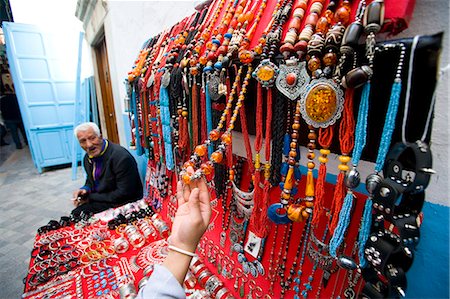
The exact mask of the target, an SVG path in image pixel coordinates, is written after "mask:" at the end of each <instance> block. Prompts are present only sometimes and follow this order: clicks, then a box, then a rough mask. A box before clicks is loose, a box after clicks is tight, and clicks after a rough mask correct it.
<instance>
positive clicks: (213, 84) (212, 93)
mask: <svg viewBox="0 0 450 299" xmlns="http://www.w3.org/2000/svg"><path fill="white" fill-rule="evenodd" d="M219 85H220V77H219V76H218V75H217V74H216V73H213V74H211V75H209V78H208V92H209V97H210V98H211V100H212V101H217V100H218V99H219V98H220V96H221V94H220V93H219Z"/></svg>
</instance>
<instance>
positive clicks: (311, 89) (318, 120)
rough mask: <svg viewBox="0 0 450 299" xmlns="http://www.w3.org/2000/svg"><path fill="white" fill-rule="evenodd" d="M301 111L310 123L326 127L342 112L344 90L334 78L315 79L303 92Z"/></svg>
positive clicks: (314, 125) (316, 126)
mask: <svg viewBox="0 0 450 299" xmlns="http://www.w3.org/2000/svg"><path fill="white" fill-rule="evenodd" d="M300 103H301V106H300V111H301V114H302V117H303V119H304V120H305V122H306V123H307V124H308V125H311V126H313V127H315V128H326V127H328V126H330V125H333V124H334V123H335V122H336V121H337V120H338V119H339V118H340V117H341V114H342V109H343V107H344V92H343V91H342V89H341V88H340V87H339V85H338V84H337V83H336V82H335V81H334V80H332V79H326V78H320V79H314V80H312V81H311V83H310V84H308V85H307V86H306V88H305V89H304V90H303V92H302V96H301V101H300Z"/></svg>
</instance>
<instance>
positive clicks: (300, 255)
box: [282, 218, 311, 299]
mask: <svg viewBox="0 0 450 299" xmlns="http://www.w3.org/2000/svg"><path fill="white" fill-rule="evenodd" d="M305 225H306V229H303V230H302V237H301V238H300V242H299V244H298V247H297V252H296V254H295V258H294V261H293V263H292V267H291V269H290V270H289V276H288V278H287V279H286V281H285V282H284V285H282V295H283V294H284V292H285V291H286V290H288V289H289V287H290V286H291V284H292V282H295V285H294V291H295V293H296V294H295V295H294V298H295V299H298V293H299V292H300V288H299V284H300V281H301V275H302V268H303V264H304V262H305V253H306V248H307V244H308V236H309V232H310V229H311V218H308V220H307V221H306V224H305ZM300 251H301V252H300ZM298 258H300V263H299V266H298V270H297V263H298ZM294 276H296V277H295V278H294ZM296 296H297V297H296Z"/></svg>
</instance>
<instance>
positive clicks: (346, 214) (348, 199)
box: [330, 192, 353, 258]
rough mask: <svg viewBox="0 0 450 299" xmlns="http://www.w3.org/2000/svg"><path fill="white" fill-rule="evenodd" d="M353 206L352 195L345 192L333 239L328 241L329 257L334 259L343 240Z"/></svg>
mask: <svg viewBox="0 0 450 299" xmlns="http://www.w3.org/2000/svg"><path fill="white" fill-rule="evenodd" d="M352 206H353V193H352V192H347V196H345V199H344V204H343V206H342V209H341V212H340V213H339V223H338V225H337V227H336V229H335V231H334V234H333V237H332V238H331V240H330V255H331V256H332V257H334V258H335V257H336V252H337V249H338V248H339V246H340V245H341V244H342V241H343V240H344V235H345V232H346V231H347V227H348V225H349V224H350V212H351V210H352Z"/></svg>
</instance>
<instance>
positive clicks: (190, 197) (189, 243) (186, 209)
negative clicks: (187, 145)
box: [170, 168, 211, 252]
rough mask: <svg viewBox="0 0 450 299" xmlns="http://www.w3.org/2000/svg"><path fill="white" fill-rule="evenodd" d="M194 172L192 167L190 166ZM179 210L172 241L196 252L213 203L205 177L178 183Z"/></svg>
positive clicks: (173, 228)
mask: <svg viewBox="0 0 450 299" xmlns="http://www.w3.org/2000/svg"><path fill="white" fill-rule="evenodd" d="M188 171H189V172H193V170H192V168H188ZM177 200H178V210H177V213H176V214H175V219H174V221H173V224H172V234H171V237H170V243H171V244H172V245H174V246H176V247H179V248H181V249H184V250H187V251H190V252H195V249H196V248H197V245H198V242H199V241H200V238H201V237H202V235H203V233H204V232H205V231H206V228H207V227H208V225H209V220H210V219H211V204H210V195H209V192H208V187H207V186H206V183H205V181H204V180H203V179H200V180H198V181H196V182H192V183H191V184H190V185H186V184H185V185H184V186H183V184H182V183H181V182H180V181H179V182H178V184H177Z"/></svg>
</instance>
